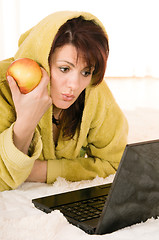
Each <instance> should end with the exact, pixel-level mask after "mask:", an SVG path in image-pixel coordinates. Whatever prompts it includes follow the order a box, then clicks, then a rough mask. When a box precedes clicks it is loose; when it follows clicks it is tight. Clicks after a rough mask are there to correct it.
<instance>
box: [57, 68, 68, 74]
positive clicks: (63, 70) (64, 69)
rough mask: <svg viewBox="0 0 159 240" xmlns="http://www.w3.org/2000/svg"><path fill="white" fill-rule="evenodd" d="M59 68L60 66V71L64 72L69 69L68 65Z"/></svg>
mask: <svg viewBox="0 0 159 240" xmlns="http://www.w3.org/2000/svg"><path fill="white" fill-rule="evenodd" d="M59 68H60V71H61V72H63V73H65V72H68V71H69V68H68V67H59Z"/></svg>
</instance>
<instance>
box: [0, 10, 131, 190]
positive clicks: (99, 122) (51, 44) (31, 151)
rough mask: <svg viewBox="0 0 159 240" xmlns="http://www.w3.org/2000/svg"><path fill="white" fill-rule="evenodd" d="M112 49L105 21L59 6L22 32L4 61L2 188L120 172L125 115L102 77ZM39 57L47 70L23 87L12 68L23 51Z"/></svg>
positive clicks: (0, 68)
mask: <svg viewBox="0 0 159 240" xmlns="http://www.w3.org/2000/svg"><path fill="white" fill-rule="evenodd" d="M108 53H109V45H108V37H107V34H106V31H105V29H104V27H103V25H102V23H101V22H100V21H99V20H98V19H97V18H96V17H95V16H93V15H91V14H89V13H83V12H68V11H66V12H57V13H54V14H51V15H49V16H48V17H46V18H45V19H44V20H42V21H41V22H40V23H39V24H37V25H36V26H35V27H33V28H32V29H30V30H29V31H27V32H26V33H25V34H23V35H22V36H21V38H20V40H19V49H18V51H17V53H16V54H15V56H14V58H11V59H7V60H4V61H2V62H1V63H0V116H1V117H0V133H1V134H0V190H1V191H3V190H8V189H15V188H17V187H18V186H19V185H20V184H22V183H23V182H25V181H34V182H47V183H53V182H54V181H55V180H56V178H57V177H58V176H61V177H64V178H66V179H67V180H70V181H79V180H82V179H93V178H94V177H96V176H97V175H98V176H100V177H106V176H108V175H109V174H114V173H115V171H116V169H117V167H118V164H119V161H120V158H121V156H122V153H123V150H124V147H125V144H126V139H127V121H126V119H125V117H124V115H123V113H122V112H121V110H120V108H119V107H118V105H117V103H116V102H115V100H114V98H113V96H112V94H111V92H110V90H109V89H108V87H107V85H106V83H105V82H104V81H103V77H104V74H105V69H106V63H107V58H108ZM23 57H28V58H31V59H33V60H35V61H36V62H38V63H39V65H40V66H41V69H42V73H43V77H42V80H41V82H40V84H39V85H38V86H37V87H36V88H35V89H34V90H33V91H31V92H30V93H28V94H21V92H20V91H19V88H18V86H17V85H16V83H15V81H14V79H13V78H12V77H10V76H8V77H7V81H6V71H7V68H8V66H9V65H10V64H11V62H12V61H13V60H15V59H17V58H23Z"/></svg>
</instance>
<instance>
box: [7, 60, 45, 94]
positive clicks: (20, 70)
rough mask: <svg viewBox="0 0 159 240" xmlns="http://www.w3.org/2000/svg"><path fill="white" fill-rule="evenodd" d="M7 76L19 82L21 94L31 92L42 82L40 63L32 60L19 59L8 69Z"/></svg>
mask: <svg viewBox="0 0 159 240" xmlns="http://www.w3.org/2000/svg"><path fill="white" fill-rule="evenodd" d="M7 76H11V77H13V78H14V80H15V81H16V82H17V84H18V86H19V89H20V91H21V93H24V94H26V93H29V92H31V91H32V90H33V89H34V88H35V87H36V86H37V85H38V84H39V82H40V81H41V78H42V71H41V68H40V66H39V65H38V63H36V62H35V61H34V60H32V59H30V58H19V59H17V60H15V61H14V62H12V63H11V64H10V66H9V67H8V69H7Z"/></svg>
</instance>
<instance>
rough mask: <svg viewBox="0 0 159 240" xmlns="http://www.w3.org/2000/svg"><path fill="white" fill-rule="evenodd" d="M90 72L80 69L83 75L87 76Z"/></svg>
mask: <svg viewBox="0 0 159 240" xmlns="http://www.w3.org/2000/svg"><path fill="white" fill-rule="evenodd" d="M90 74H91V71H82V75H83V76H84V77H88V76H89V75H90Z"/></svg>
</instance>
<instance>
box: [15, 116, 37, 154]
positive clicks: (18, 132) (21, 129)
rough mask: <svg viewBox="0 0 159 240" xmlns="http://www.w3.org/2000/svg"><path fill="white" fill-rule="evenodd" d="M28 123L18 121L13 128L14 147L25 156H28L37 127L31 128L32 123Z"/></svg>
mask: <svg viewBox="0 0 159 240" xmlns="http://www.w3.org/2000/svg"><path fill="white" fill-rule="evenodd" d="M28 123H29V122H28ZM28 123H27V124H26V123H24V122H21V121H18V120H17V121H16V122H15V124H14V128H13V142H14V145H15V146H16V147H17V148H18V149H19V150H20V151H21V152H23V153H24V154H28V149H29V146H30V143H31V141H32V138H33V135H34V131H35V127H30V126H31V123H30V124H28Z"/></svg>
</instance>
